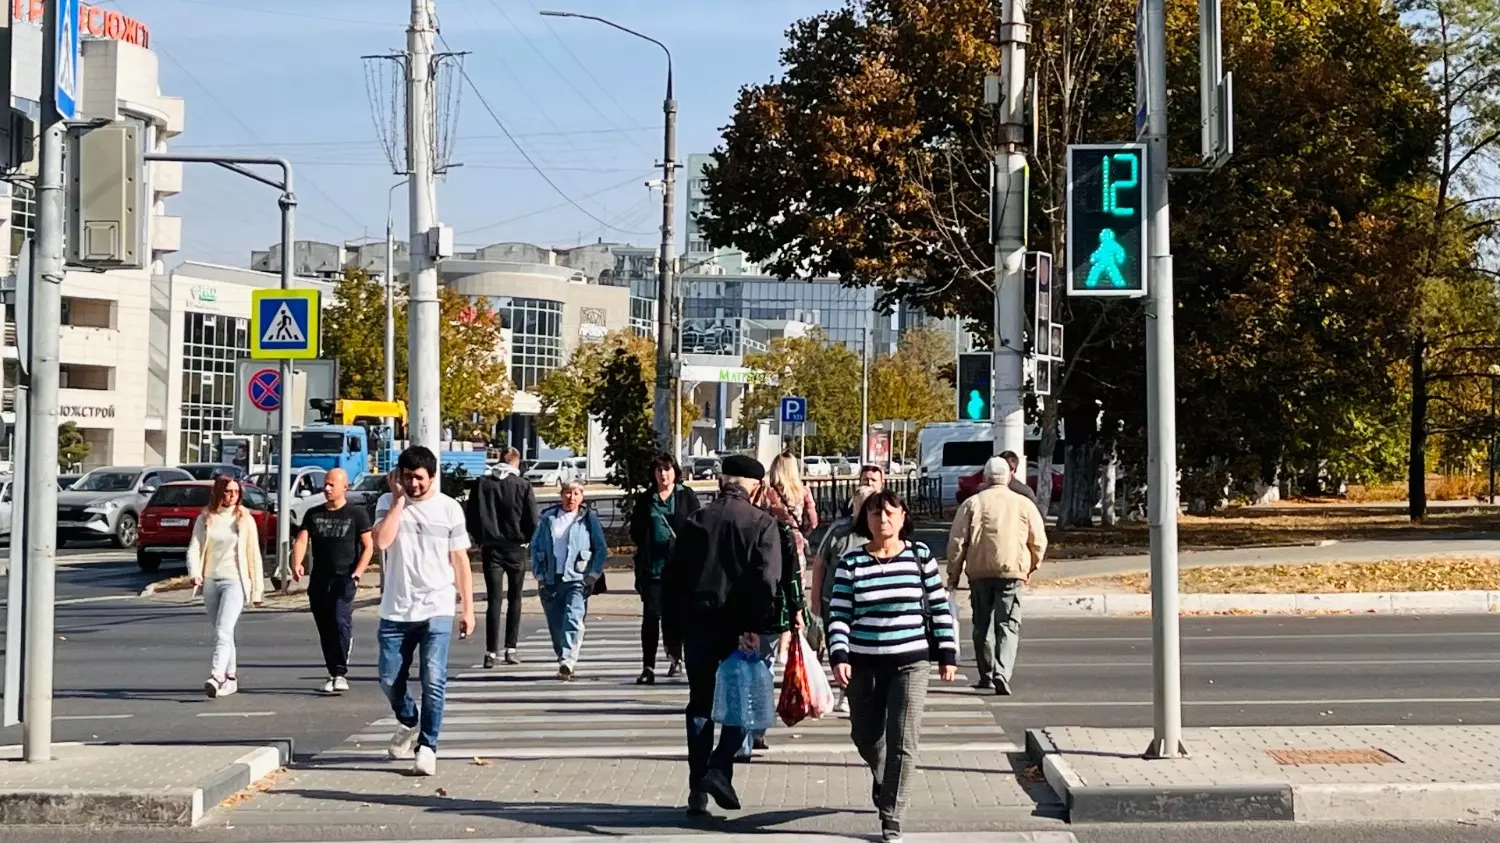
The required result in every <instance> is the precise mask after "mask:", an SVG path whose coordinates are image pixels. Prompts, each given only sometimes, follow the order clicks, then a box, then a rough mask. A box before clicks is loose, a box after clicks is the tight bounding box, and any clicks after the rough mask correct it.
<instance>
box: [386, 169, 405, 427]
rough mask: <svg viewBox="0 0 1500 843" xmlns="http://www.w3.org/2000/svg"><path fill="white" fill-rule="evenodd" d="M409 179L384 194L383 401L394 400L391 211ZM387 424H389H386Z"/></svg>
mask: <svg viewBox="0 0 1500 843" xmlns="http://www.w3.org/2000/svg"><path fill="white" fill-rule="evenodd" d="M409 181H411V178H410V177H407V178H404V179H402V180H401V181H398V182H396V183H395V184H393V185H391V189H390V190H388V191H386V194H385V400H386V401H387V402H389V401H395V400H396V277H395V276H396V256H395V251H396V228H395V216H394V213H395V212H394V211H393V210H392V205H393V204H394V202H395V201H396V200H395V197H396V188H398V187H400V186H401V185H403V184H406V183H407V182H409ZM387 424H389V422H387Z"/></svg>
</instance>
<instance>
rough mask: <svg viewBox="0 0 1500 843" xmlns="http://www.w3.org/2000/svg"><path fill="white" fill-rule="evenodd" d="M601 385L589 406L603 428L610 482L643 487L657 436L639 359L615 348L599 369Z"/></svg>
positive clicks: (626, 488) (623, 486)
mask: <svg viewBox="0 0 1500 843" xmlns="http://www.w3.org/2000/svg"><path fill="white" fill-rule="evenodd" d="M598 384H599V388H598V389H596V390H595V391H594V394H593V395H592V397H590V399H589V408H588V409H589V412H591V413H593V414H594V415H596V416H598V417H599V420H600V424H601V425H602V426H603V428H604V438H605V446H604V455H605V456H604V458H605V461H606V462H608V463H609V464H610V470H609V482H610V483H612V484H614V485H615V486H618V487H619V488H620V489H622V490H624V491H625V492H627V493H629V492H635V491H637V490H640V489H644V488H646V487H647V486H648V485H650V483H651V459H652V458H653V457H654V456H655V455H656V435H655V433H654V432H653V431H652V428H651V418H650V416H649V414H648V413H647V412H646V408H647V407H648V406H649V404H650V394H649V392H648V391H647V389H646V377H645V374H644V373H643V372H642V371H641V365H640V361H639V360H638V359H636V358H635V356H634V355H632V354H631V353H630V352H629V350H627V349H626V348H624V347H616V348H615V349H614V350H613V352H611V353H610V355H609V357H608V359H607V360H606V361H605V363H604V366H603V367H602V368H601V369H600V371H599V381H598Z"/></svg>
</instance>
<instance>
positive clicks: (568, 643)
mask: <svg viewBox="0 0 1500 843" xmlns="http://www.w3.org/2000/svg"><path fill="white" fill-rule="evenodd" d="M588 590H589V589H588V586H586V585H584V584H583V583H582V582H564V581H562V580H559V581H557V582H554V583H551V584H547V585H540V586H538V587H537V597H538V598H539V599H540V600H541V601H542V613H543V614H545V615H546V616H547V631H548V632H550V633H551V634H552V651H553V652H555V653H557V661H558V664H565V665H567V666H568V667H570V668H571V667H573V666H574V665H575V664H577V662H578V649H579V648H580V647H581V646H583V616H584V613H585V612H586V611H587V606H588V602H587V601H588Z"/></svg>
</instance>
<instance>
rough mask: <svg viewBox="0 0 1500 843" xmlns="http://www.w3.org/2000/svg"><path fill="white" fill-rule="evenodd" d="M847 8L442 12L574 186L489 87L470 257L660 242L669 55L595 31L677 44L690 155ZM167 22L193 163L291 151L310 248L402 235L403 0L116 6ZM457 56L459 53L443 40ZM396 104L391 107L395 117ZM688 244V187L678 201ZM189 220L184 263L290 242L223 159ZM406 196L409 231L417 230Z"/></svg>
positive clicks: (159, 26) (481, 75) (462, 239)
mask: <svg viewBox="0 0 1500 843" xmlns="http://www.w3.org/2000/svg"><path fill="white" fill-rule="evenodd" d="M833 5H836V0H438V14H439V16H440V20H441V24H442V32H443V36H444V37H445V38H446V40H447V44H448V46H449V47H450V48H451V49H452V50H456V51H461V50H468V51H471V55H469V56H468V57H467V59H466V68H467V70H468V73H469V76H470V77H471V78H472V79H473V81H474V83H475V84H476V85H477V86H478V87H479V88H480V90H481V92H482V93H483V95H484V97H485V98H486V99H487V100H488V101H489V104H490V105H491V106H492V107H493V108H494V109H495V111H496V113H497V114H498V115H499V117H500V119H501V120H503V121H504V122H505V124H506V127H507V128H508V129H509V130H510V131H511V132H512V133H514V134H515V135H516V136H517V139H518V140H519V142H520V143H521V145H522V146H524V147H525V148H526V151H527V152H528V153H529V154H530V155H531V157H532V158H533V159H534V160H535V161H536V162H537V164H538V165H540V166H541V168H542V169H543V170H545V171H546V172H547V174H548V175H549V176H550V177H551V178H552V180H553V181H554V182H556V183H557V185H558V186H559V187H560V188H561V189H562V190H563V191H564V192H566V193H567V194H568V196H570V197H572V198H573V199H575V200H577V201H578V202H579V203H580V204H582V205H583V206H584V207H585V208H587V209H588V211H589V212H590V213H591V214H593V215H594V216H597V217H599V218H600V219H602V220H604V221H606V222H608V223H610V224H611V225H612V226H614V227H615V228H606V227H605V226H602V225H601V224H600V223H599V222H597V221H595V220H594V219H591V218H590V217H589V215H588V214H585V213H583V212H582V211H579V210H578V209H576V208H574V207H572V206H570V205H568V204H567V202H566V200H565V199H564V198H563V197H562V196H560V195H558V193H557V192H555V191H554V190H553V189H552V188H551V187H549V186H548V185H547V183H546V182H545V181H544V180H543V179H542V177H541V176H539V175H537V173H536V172H535V171H534V170H532V169H531V167H530V166H529V165H528V164H527V163H526V161H525V159H524V158H523V157H522V156H521V155H520V153H518V152H517V151H516V149H515V147H514V146H513V145H512V144H511V143H510V141H508V140H506V139H505V137H504V135H503V134H502V132H501V130H500V128H499V127H498V126H496V124H495V122H494V121H493V120H492V119H491V118H490V116H489V114H487V113H486V111H485V109H484V108H483V106H482V105H481V104H480V102H479V99H478V98H477V97H476V96H475V95H474V92H473V90H470V89H467V88H466V89H465V90H464V91H463V97H462V100H461V102H460V107H459V118H458V124H457V133H458V141H457V144H456V148H455V154H454V160H456V161H459V162H462V163H463V164H464V165H465V166H464V167H462V168H458V169H455V170H453V171H452V173H451V174H450V175H449V176H448V178H447V180H446V181H445V182H444V183H443V184H442V185H441V186H440V188H439V196H438V208H439V216H440V218H441V219H442V221H443V222H445V223H447V224H449V225H451V226H452V227H453V228H454V229H455V232H456V235H457V237H456V239H457V241H458V243H459V244H460V247H463V246H470V247H473V246H478V245H484V244H487V243H493V242H497V241H503V240H524V241H531V242H537V243H542V244H547V245H570V244H574V243H578V242H593V241H594V240H595V239H597V238H600V237H603V238H604V239H605V240H623V241H629V242H635V243H640V244H650V243H653V242H655V241H656V240H657V238H658V236H659V235H657V234H656V229H657V226H658V225H659V224H660V213H661V212H660V204H659V202H660V200H659V198H658V197H657V196H656V195H654V194H648V191H647V188H646V187H645V185H644V182H645V181H646V180H647V179H648V178H651V177H652V175H651V173H650V170H651V166H652V164H653V163H654V162H656V161H659V160H660V156H661V123H662V118H661V98H662V93H663V85H664V80H665V62H664V57H663V55H662V53H661V51H660V50H659V49H657V48H656V47H654V46H652V45H650V44H648V43H646V42H643V41H639V40H637V39H635V38H632V37H630V36H628V35H625V34H624V33H620V32H616V31H615V30H612V29H610V28H608V27H605V26H602V25H600V24H597V23H593V22H591V21H581V20H567V19H555V18H542V17H540V16H539V15H538V14H537V11H538V10H540V9H547V8H553V9H564V10H568V11H576V12H584V13H591V14H597V15H600V16H604V17H608V18H610V19H612V20H614V21H616V22H618V23H620V24H623V25H625V26H629V27H631V28H634V29H637V30H640V31H641V32H644V33H646V34H648V35H651V36H652V37H655V38H657V39H658V40H660V41H662V42H664V43H666V44H667V45H668V46H669V47H670V48H671V49H672V52H673V57H674V64H675V68H676V83H677V100H678V110H679V116H678V154H679V157H680V158H682V159H685V158H686V156H687V154H688V153H692V152H706V151H709V150H711V149H712V148H713V147H714V146H715V145H716V143H717V141H718V137H719V129H720V128H721V127H722V126H723V125H724V124H725V123H726V122H727V121H728V117H729V113H730V109H731V107H732V106H733V104H734V100H735V96H736V94H737V92H738V90H739V87H740V86H741V85H743V84H746V83H752V82H760V81H764V80H766V79H767V78H769V77H770V76H771V75H772V74H774V73H775V72H776V70H777V58H778V53H779V50H780V48H781V46H782V44H783V37H782V35H783V32H784V31H785V29H786V27H787V25H788V24H790V23H791V22H792V21H794V20H796V19H797V18H799V17H803V16H805V15H808V14H813V13H816V12H818V11H821V10H822V9H825V8H829V7H831V6H833ZM107 7H112V8H116V9H119V10H120V11H122V12H125V13H126V14H129V15H131V16H133V17H136V18H139V19H140V20H142V21H143V22H145V23H146V24H147V25H148V26H150V27H151V41H152V49H153V50H154V51H155V52H156V53H157V54H158V56H160V58H161V87H162V92H163V93H164V94H168V95H174V96H181V97H184V98H185V99H186V101H187V129H186V131H185V132H184V134H183V135H181V136H180V137H179V138H177V139H176V140H175V142H174V143H173V145H172V146H173V149H174V150H177V151H183V152H189V151H190V152H200V153H201V152H213V151H220V152H230V153H239V154H265V155H270V154H275V155H283V156H286V157H287V158H289V159H290V160H291V161H292V163H293V166H294V167H295V168H296V174H297V180H298V181H297V188H298V189H297V195H298V199H299V202H300V204H299V208H298V220H297V237H298V239H317V240H341V239H344V238H353V237H358V236H362V235H364V234H366V233H368V234H369V235H370V236H375V237H381V236H384V225H385V214H386V196H387V191H388V190H389V188H390V186H391V185H393V184H394V183H395V181H396V179H397V177H395V176H393V175H391V170H390V167H389V165H387V164H386V163H385V157H384V153H383V151H382V149H381V146H380V144H379V143H378V141H377V139H376V130H375V127H374V124H373V122H372V118H371V113H370V105H369V96H368V94H367V80H366V71H365V66H364V62H362V61H361V60H360V56H361V55H366V54H373V53H384V52H387V51H389V50H391V49H401V48H402V47H403V46H404V43H405V27H406V22H407V20H408V18H409V12H408V9H409V6H408V4H407V3H406V2H402V0H318V2H316V3H313V2H309V0H242V2H238V3H236V2H233V0H113V2H109V3H108V4H107ZM439 48H440V49H441V48H442V45H441V44H440V45H439ZM388 107H389V105H388V104H387V108H388ZM678 199H679V203H678V208H679V212H678V220H677V224H678V228H679V230H678V244H679V247H680V246H681V244H682V236H681V225H682V212H681V207H682V190H681V183H680V182H679V194H678ZM168 207H169V211H170V212H171V213H173V214H177V215H180V216H182V217H183V218H184V220H183V248H182V251H181V253H179V255H178V256H177V257H178V258H180V259H197V260H206V261H210V262H215V263H228V264H232V265H241V266H243V265H245V264H246V263H247V262H248V260H249V252H250V250H251V249H258V248H264V247H265V246H266V245H267V244H269V243H271V242H273V241H275V240H276V238H277V236H278V235H277V231H278V229H277V216H276V205H275V196H274V195H273V192H272V191H271V190H270V189H269V188H265V187H263V186H260V185H258V184H256V183H254V182H251V181H249V180H246V179H243V178H241V177H238V176H235V175H233V174H230V173H227V172H224V171H220V170H218V168H215V167H211V166H208V165H188V170H187V171H186V172H185V174H184V189H183V192H182V194H181V195H179V196H177V197H175V198H174V199H172V200H170V201H169V203H168ZM405 208H406V201H405V198H404V190H403V191H398V192H397V201H396V229H397V232H398V237H401V236H403V235H402V234H401V233H402V232H404V231H405V227H406V222H405V219H406V213H405Z"/></svg>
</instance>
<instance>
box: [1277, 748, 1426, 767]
mask: <svg viewBox="0 0 1500 843" xmlns="http://www.w3.org/2000/svg"><path fill="white" fill-rule="evenodd" d="M1266 754H1267V755H1269V756H1271V760H1273V761H1275V762H1276V763H1277V764H1280V765H1281V766H1283V767H1305V766H1313V765H1319V764H1400V763H1401V759H1400V758H1397V757H1396V756H1394V755H1392V754H1390V753H1389V752H1386V751H1385V750H1383V749H1268V750H1266Z"/></svg>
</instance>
